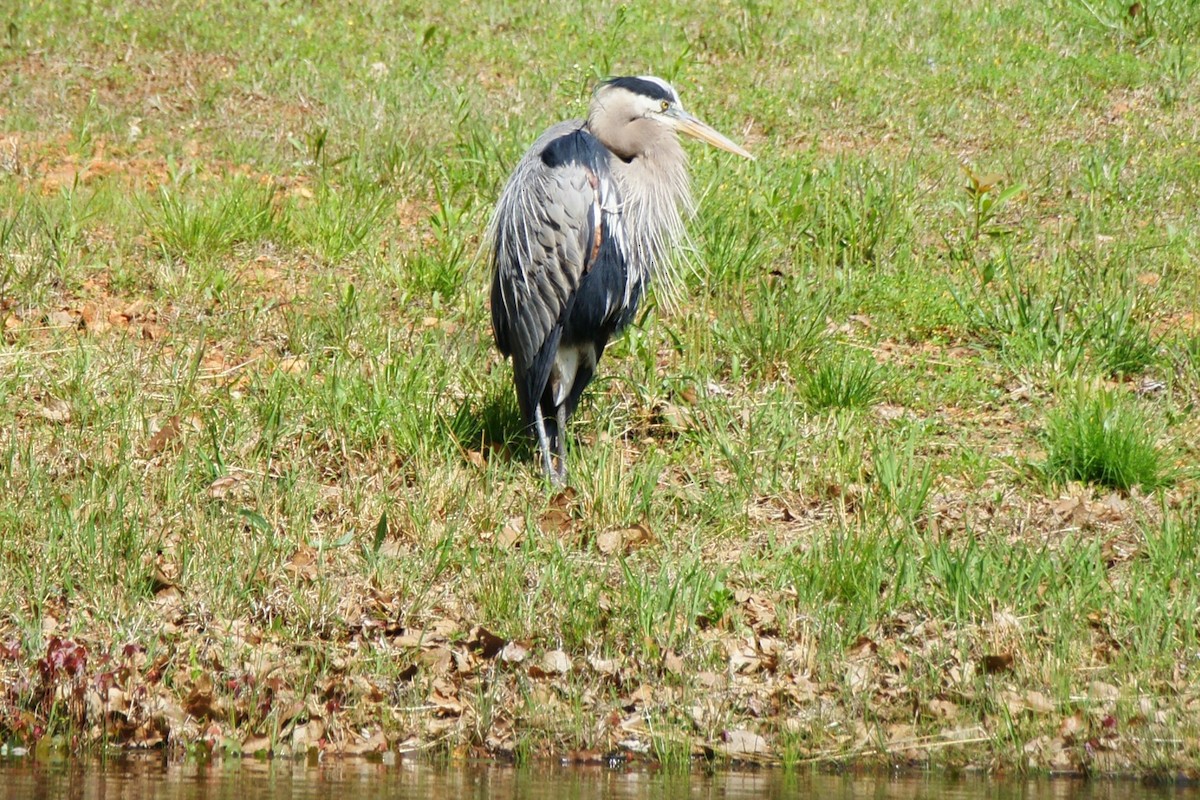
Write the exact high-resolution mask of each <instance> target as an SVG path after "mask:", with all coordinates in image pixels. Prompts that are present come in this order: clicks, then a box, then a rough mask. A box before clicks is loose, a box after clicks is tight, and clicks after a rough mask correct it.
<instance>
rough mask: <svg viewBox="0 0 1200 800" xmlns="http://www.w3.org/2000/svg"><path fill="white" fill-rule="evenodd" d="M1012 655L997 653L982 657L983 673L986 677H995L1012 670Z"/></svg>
mask: <svg viewBox="0 0 1200 800" xmlns="http://www.w3.org/2000/svg"><path fill="white" fill-rule="evenodd" d="M1012 665H1013V655H1012V653H999V654H997V655H990V656H984V657H983V671H984V672H985V673H986V674H988V675H995V674H997V673H1000V672H1008V671H1009V670H1010V669H1012Z"/></svg>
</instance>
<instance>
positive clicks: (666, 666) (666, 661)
mask: <svg viewBox="0 0 1200 800" xmlns="http://www.w3.org/2000/svg"><path fill="white" fill-rule="evenodd" d="M683 669H684V667H683V659H682V658H680V657H679V656H677V655H675V651H674V650H668V651H667V652H666V654H665V655H664V656H663V670H664V671H666V672H669V673H671V674H672V675H682V674H683Z"/></svg>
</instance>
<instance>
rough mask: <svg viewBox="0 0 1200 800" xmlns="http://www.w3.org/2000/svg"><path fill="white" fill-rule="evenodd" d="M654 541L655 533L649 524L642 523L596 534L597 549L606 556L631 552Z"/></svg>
mask: <svg viewBox="0 0 1200 800" xmlns="http://www.w3.org/2000/svg"><path fill="white" fill-rule="evenodd" d="M653 542H654V534H653V533H651V532H650V528H649V527H648V526H646V525H643V524H641V523H638V524H637V525H631V526H629V527H627V528H617V529H613V530H606V531H602V532H601V533H599V534H597V535H596V549H597V550H599V551H600V552H601V553H603V554H604V555H606V556H609V555H613V554H614V553H629V552H632V551H633V550H635V549H637V548H639V547H645V546H646V545H648V544H651V543H653Z"/></svg>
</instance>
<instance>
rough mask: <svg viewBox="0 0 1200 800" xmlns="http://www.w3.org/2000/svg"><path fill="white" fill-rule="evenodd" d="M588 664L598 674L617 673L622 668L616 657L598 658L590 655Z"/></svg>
mask: <svg viewBox="0 0 1200 800" xmlns="http://www.w3.org/2000/svg"><path fill="white" fill-rule="evenodd" d="M587 663H588V666H589V667H591V668H592V671H593V672H595V673H596V674H598V675H616V674H617V672H618V671H619V670H620V664H618V663H617V660H616V659H615V658H598V657H596V656H589V657H588V660H587Z"/></svg>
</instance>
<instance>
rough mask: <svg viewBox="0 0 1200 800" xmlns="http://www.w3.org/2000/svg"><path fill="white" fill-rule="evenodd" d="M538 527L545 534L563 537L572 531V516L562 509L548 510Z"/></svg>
mask: <svg viewBox="0 0 1200 800" xmlns="http://www.w3.org/2000/svg"><path fill="white" fill-rule="evenodd" d="M538 527H539V528H541V530H542V532H543V533H547V534H551V535H562V534H564V533H566V532H567V531H569V530H570V529H571V514H570V513H569V512H567V511H566V510H565V509H561V508H550V509H547V510H546V513H544V514H542V518H541V520H540V524H539V526H538Z"/></svg>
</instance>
